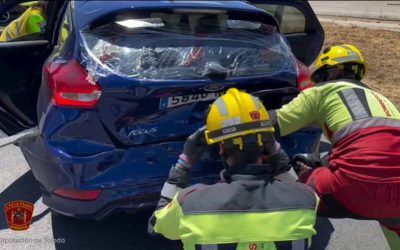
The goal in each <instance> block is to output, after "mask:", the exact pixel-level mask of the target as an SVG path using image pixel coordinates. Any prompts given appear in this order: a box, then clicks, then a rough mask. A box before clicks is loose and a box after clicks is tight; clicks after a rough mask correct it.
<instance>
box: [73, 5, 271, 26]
mask: <svg viewBox="0 0 400 250" xmlns="http://www.w3.org/2000/svg"><path fill="white" fill-rule="evenodd" d="M147 8H149V9H152V8H212V9H224V10H239V11H248V12H256V13H259V14H264V15H267V16H268V18H269V19H270V20H268V21H269V22H273V24H275V26H277V27H278V24H277V22H276V20H275V18H274V17H273V16H272V15H271V14H269V13H268V12H266V11H264V10H261V9H259V8H257V7H255V6H253V5H251V4H248V3H246V2H244V1H182V0H179V1H173V0H170V1H156V0H151V1H74V8H73V9H74V10H73V12H74V16H75V20H76V24H77V26H78V28H82V27H84V26H86V25H87V24H89V23H90V22H91V21H93V20H95V19H97V18H99V17H101V16H103V15H106V14H108V13H110V12H114V11H119V10H124V9H147Z"/></svg>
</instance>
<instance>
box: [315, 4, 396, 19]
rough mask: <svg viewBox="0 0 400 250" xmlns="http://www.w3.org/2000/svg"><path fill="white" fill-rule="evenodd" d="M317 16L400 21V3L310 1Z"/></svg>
mask: <svg viewBox="0 0 400 250" xmlns="http://www.w3.org/2000/svg"><path fill="white" fill-rule="evenodd" d="M310 4H311V6H312V7H313V9H314V11H315V13H316V14H317V15H328V16H351V17H361V18H374V19H389V20H400V2H399V1H310Z"/></svg>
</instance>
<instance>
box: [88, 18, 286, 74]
mask: <svg viewBox="0 0 400 250" xmlns="http://www.w3.org/2000/svg"><path fill="white" fill-rule="evenodd" d="M81 36H82V47H83V52H82V54H83V56H84V59H85V65H86V68H87V69H88V71H89V72H90V73H91V74H93V76H94V77H95V78H96V77H97V78H98V77H105V76H107V75H110V74H117V75H122V76H127V77H134V78H139V79H151V80H157V79H164V80H194V79H204V78H211V77H220V78H230V77H244V76H254V75H265V74H271V73H274V72H278V71H281V70H284V69H287V68H288V67H290V66H291V63H292V56H291V52H290V49H289V47H288V46H287V44H286V42H285V41H284V40H283V38H282V36H281V34H280V33H279V32H277V31H276V28H275V27H273V26H270V25H268V24H265V23H262V22H259V21H252V20H241V19H239V18H237V17H235V18H232V17H230V16H229V15H227V14H215V13H212V14H211V13H209V14H207V13H205V14H203V13H202V14H193V13H188V14H185V13H179V14H175V13H170V12H163V11H155V12H139V13H138V12H133V11H132V12H128V13H123V14H119V15H117V16H113V17H112V18H108V19H107V20H106V21H104V20H103V21H102V22H101V23H100V24H97V25H95V26H92V27H87V28H86V29H84V30H82V31H81Z"/></svg>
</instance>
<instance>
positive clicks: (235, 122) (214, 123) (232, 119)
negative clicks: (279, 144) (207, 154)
mask: <svg viewBox="0 0 400 250" xmlns="http://www.w3.org/2000/svg"><path fill="white" fill-rule="evenodd" d="M263 132H271V133H273V132H274V128H273V126H272V124H271V121H270V120H269V115H268V112H267V110H266V109H265V107H264V105H263V104H262V103H261V102H260V100H259V99H258V98H257V97H254V96H252V95H250V94H247V93H245V92H241V91H239V90H237V89H235V88H231V89H229V90H228V91H227V92H226V94H225V95H223V96H221V97H220V98H218V99H217V100H216V101H215V102H214V103H213V104H212V106H211V108H210V112H209V113H208V116H207V124H206V131H205V138H206V141H207V143H208V144H214V143H217V142H223V141H225V140H228V139H233V143H234V144H238V145H240V149H242V148H243V142H242V140H241V137H243V136H245V135H249V134H258V135H257V140H258V144H259V145H260V146H262V145H263V142H262V135H261V133H263Z"/></svg>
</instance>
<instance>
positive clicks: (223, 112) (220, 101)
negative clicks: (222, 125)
mask: <svg viewBox="0 0 400 250" xmlns="http://www.w3.org/2000/svg"><path fill="white" fill-rule="evenodd" d="M215 105H216V106H217V108H218V111H219V113H220V114H221V116H228V115H229V114H228V107H227V106H226V104H225V102H224V100H223V99H222V98H218V99H217V100H216V101H215Z"/></svg>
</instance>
